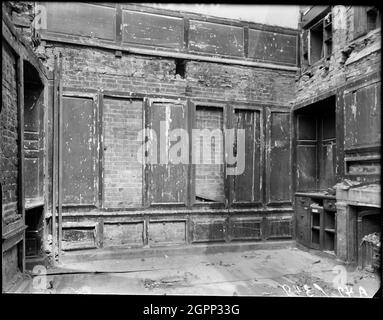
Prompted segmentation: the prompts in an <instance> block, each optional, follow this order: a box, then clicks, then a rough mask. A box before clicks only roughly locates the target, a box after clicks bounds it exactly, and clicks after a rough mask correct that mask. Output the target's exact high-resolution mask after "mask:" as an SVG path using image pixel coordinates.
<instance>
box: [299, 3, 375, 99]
mask: <svg viewBox="0 0 383 320" xmlns="http://www.w3.org/2000/svg"><path fill="white" fill-rule="evenodd" d="M332 14H333V49H332V56H331V59H330V61H328V62H326V63H324V62H318V63H316V64H314V65H312V66H310V67H309V68H308V69H307V70H305V71H304V72H303V74H302V75H301V76H300V77H299V80H298V82H297V97H296V101H297V102H300V101H303V100H306V99H309V98H313V97H315V96H318V95H320V94H323V93H325V92H326V91H328V90H331V89H334V88H337V87H340V86H342V85H344V84H346V82H347V81H352V80H353V79H357V78H360V77H362V76H364V75H366V74H368V73H372V72H374V71H377V70H379V69H380V65H381V62H380V50H379V51H375V52H373V50H371V49H373V48H374V47H375V46H377V45H378V43H379V42H380V37H381V33H380V32H375V33H374V32H371V33H370V34H369V35H366V36H362V37H360V38H358V39H354V28H353V25H354V20H353V19H354V16H353V15H354V10H353V7H351V6H334V7H333V9H332ZM350 45H351V46H350ZM345 52H346V53H345ZM358 56H360V57H362V58H361V59H358V60H355V58H356V57H358ZM351 61H354V62H351ZM350 62H351V63H350Z"/></svg>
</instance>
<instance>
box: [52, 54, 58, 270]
mask: <svg viewBox="0 0 383 320" xmlns="http://www.w3.org/2000/svg"><path fill="white" fill-rule="evenodd" d="M53 75H54V77H53V126H52V129H53V141H52V144H53V146H52V147H53V156H52V166H53V173H52V256H53V259H52V261H53V264H54V263H55V259H56V242H57V238H56V237H57V233H56V231H57V230H56V189H57V179H56V177H57V176H56V174H57V143H56V141H57V103H58V101H57V85H58V81H57V56H55V57H54V70H53Z"/></svg>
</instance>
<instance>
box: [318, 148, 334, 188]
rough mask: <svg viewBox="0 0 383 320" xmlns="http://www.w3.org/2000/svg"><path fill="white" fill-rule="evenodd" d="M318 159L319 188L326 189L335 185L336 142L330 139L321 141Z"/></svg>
mask: <svg viewBox="0 0 383 320" xmlns="http://www.w3.org/2000/svg"><path fill="white" fill-rule="evenodd" d="M320 148H321V150H320V157H321V158H320V159H319V165H320V168H319V188H320V189H321V190H326V189H327V188H330V187H332V186H334V185H335V183H336V181H335V164H336V144H335V143H334V142H332V141H330V142H328V143H323V144H322V145H321V147H320Z"/></svg>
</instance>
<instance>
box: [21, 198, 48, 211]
mask: <svg viewBox="0 0 383 320" xmlns="http://www.w3.org/2000/svg"><path fill="white" fill-rule="evenodd" d="M43 206H44V199H26V200H25V210H29V209H34V208H37V207H43Z"/></svg>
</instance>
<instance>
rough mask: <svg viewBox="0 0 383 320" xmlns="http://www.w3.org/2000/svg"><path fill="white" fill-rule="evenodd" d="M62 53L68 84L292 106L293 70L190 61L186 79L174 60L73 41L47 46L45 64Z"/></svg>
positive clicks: (50, 65) (65, 84) (49, 63)
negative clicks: (76, 44) (88, 46)
mask: <svg viewBox="0 0 383 320" xmlns="http://www.w3.org/2000/svg"><path fill="white" fill-rule="evenodd" d="M58 52H62V54H63V57H64V64H63V68H64V86H68V87H75V88H81V89H83V88H102V89H104V90H116V91H124V92H133V93H153V94H169V95H183V96H185V95H188V96H192V97H202V98H211V99H221V100H222V99H226V100H234V101H249V100H259V101H262V102H264V103H267V102H273V103H280V104H284V105H286V104H288V103H289V102H292V101H293V100H294V90H295V73H294V72H291V71H281V70H270V69H261V68H250V67H244V66H233V65H223V64H218V63H208V62H193V61H188V62H186V77H185V79H181V78H180V77H179V76H176V64H175V60H174V59H171V58H168V59H167V58H158V57H147V56H139V55H131V54H125V53H123V56H122V57H121V58H117V57H115V55H114V52H113V51H111V50H106V49H105V50H104V49H97V48H87V47H80V46H74V45H61V44H55V46H54V47H53V46H52V45H51V44H49V45H48V46H47V47H46V50H45V54H46V55H47V57H48V59H47V62H46V65H47V66H48V68H50V69H52V68H53V57H54V53H58Z"/></svg>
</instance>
